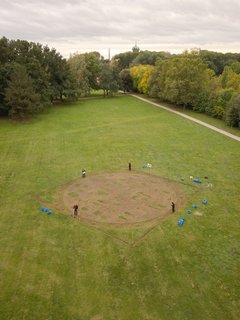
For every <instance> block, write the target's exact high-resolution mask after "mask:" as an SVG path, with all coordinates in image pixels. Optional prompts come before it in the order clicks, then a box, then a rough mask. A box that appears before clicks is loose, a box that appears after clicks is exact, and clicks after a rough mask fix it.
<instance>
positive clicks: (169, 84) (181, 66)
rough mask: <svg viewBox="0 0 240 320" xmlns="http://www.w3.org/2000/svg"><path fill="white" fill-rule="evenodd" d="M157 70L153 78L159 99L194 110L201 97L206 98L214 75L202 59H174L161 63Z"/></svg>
mask: <svg viewBox="0 0 240 320" xmlns="http://www.w3.org/2000/svg"><path fill="white" fill-rule="evenodd" d="M156 68H157V73H156V72H155V73H154V74H153V76H154V79H156V81H157V86H156V87H155V88H156V89H157V90H158V92H157V95H158V97H159V98H161V99H163V100H167V101H169V102H171V103H176V104H179V105H183V106H185V107H190V108H193V107H194V106H195V105H196V106H197V105H199V97H200V96H201V95H204V96H206V92H207V90H208V87H209V85H210V81H211V78H212V73H211V72H210V71H209V69H208V68H207V66H206V65H205V64H204V63H203V62H202V60H201V59H199V58H195V59H192V58H189V57H182V58H174V59H171V60H167V61H163V62H161V63H159V65H158V66H157V67H156ZM150 82H151V83H152V82H153V79H151V80H150ZM156 89H155V90H156Z"/></svg>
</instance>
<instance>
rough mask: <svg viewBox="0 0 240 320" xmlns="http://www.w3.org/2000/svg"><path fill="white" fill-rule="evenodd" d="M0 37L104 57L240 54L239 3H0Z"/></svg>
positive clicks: (154, 0) (12, 0)
mask: <svg viewBox="0 0 240 320" xmlns="http://www.w3.org/2000/svg"><path fill="white" fill-rule="evenodd" d="M0 36H5V37H7V38H8V39H24V40H28V41H34V42H40V43H42V44H44V45H45V44H47V45H48V46H49V47H50V48H52V47H54V48H56V49H57V51H58V52H60V53H61V54H62V55H63V56H64V57H66V58H68V57H69V55H70V53H74V52H89V51H93V50H94V51H99V52H100V53H101V54H103V55H104V56H105V57H107V55H108V48H110V49H111V56H112V55H114V54H116V53H118V52H125V51H129V50H131V49H132V47H133V46H134V44H135V42H136V41H137V44H138V46H139V47H140V49H141V50H152V51H169V52H171V53H178V52H182V51H183V50H184V49H191V48H201V49H207V50H214V51H221V52H229V51H230V52H240V1H239V0H229V1H227V0H148V1H147V0H69V1H68V0H41V1H39V0H36V1H34V0H0Z"/></svg>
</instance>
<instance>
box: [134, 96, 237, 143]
mask: <svg viewBox="0 0 240 320" xmlns="http://www.w3.org/2000/svg"><path fill="white" fill-rule="evenodd" d="M131 96H132V97H134V98H137V99H139V100H142V101H144V102H147V103H150V104H152V105H153V106H155V107H158V108H161V109H164V110H167V111H170V112H173V113H175V114H177V115H179V116H181V117H183V118H186V119H188V120H191V121H193V122H196V123H198V124H200V125H202V126H204V127H207V128H209V129H212V130H214V131H217V132H219V133H221V134H223V135H225V136H227V137H229V138H231V139H234V140H237V141H240V137H238V136H235V135H234V134H231V133H229V132H227V131H225V130H222V129H219V128H217V127H214V126H212V125H211V124H208V123H206V122H203V121H201V120H198V119H195V118H193V117H190V116H188V115H186V114H184V113H181V112H179V111H175V110H172V109H170V108H167V107H164V106H162V105H160V104H158V103H155V102H152V101H149V100H148V99H145V98H142V97H139V96H137V95H134V94H132V95H131Z"/></svg>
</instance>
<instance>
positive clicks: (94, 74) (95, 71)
mask: <svg viewBox="0 0 240 320" xmlns="http://www.w3.org/2000/svg"><path fill="white" fill-rule="evenodd" d="M102 63H103V58H102V57H101V56H100V54H99V53H98V52H90V53H83V54H78V53H75V54H73V55H72V56H71V57H70V58H69V59H68V65H69V67H70V70H71V72H72V74H74V76H75V78H76V81H77V87H78V91H79V93H83V94H85V95H89V94H90V91H91V90H97V89H99V84H98V78H99V75H100V71H101V68H102Z"/></svg>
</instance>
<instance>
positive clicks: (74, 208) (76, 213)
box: [73, 204, 78, 218]
mask: <svg viewBox="0 0 240 320" xmlns="http://www.w3.org/2000/svg"><path fill="white" fill-rule="evenodd" d="M77 215H78V205H77V204H75V205H74V206H73V216H74V218H75V217H77Z"/></svg>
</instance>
